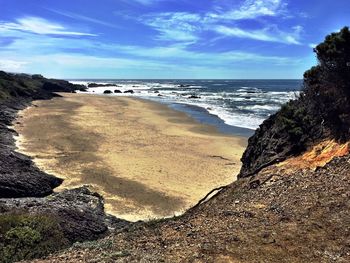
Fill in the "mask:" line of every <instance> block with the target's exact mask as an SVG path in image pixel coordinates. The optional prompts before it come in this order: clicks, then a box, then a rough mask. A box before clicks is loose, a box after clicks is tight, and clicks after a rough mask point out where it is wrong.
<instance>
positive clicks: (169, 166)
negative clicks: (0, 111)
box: [14, 94, 247, 221]
mask: <svg viewBox="0 0 350 263" xmlns="http://www.w3.org/2000/svg"><path fill="white" fill-rule="evenodd" d="M60 95H62V96H63V97H61V98H54V99H52V100H47V101H35V102H34V103H33V106H32V107H29V108H27V109H25V110H23V111H21V112H20V114H19V118H18V119H17V121H16V124H15V125H14V128H15V129H16V130H17V132H18V133H19V137H18V138H17V147H18V148H19V151H20V152H23V153H25V154H27V155H30V156H32V157H33V158H34V161H35V163H36V164H37V166H38V167H40V168H41V169H43V170H44V171H46V172H48V173H51V174H53V175H55V176H58V177H61V178H63V179H65V180H64V182H63V184H62V185H61V186H60V187H59V188H57V189H56V191H61V190H63V189H67V188H74V187H78V186H81V185H89V186H90V187H91V189H92V190H95V191H97V192H99V193H100V194H102V195H103V196H104V198H105V208H106V210H107V212H109V213H111V214H114V215H116V216H118V217H120V218H124V219H127V220H131V221H136V220H145V219H151V218H160V217H165V216H173V215H175V214H180V213H183V212H184V211H185V210H186V209H188V208H190V207H191V206H193V205H194V204H196V203H197V202H198V200H200V199H201V198H202V197H203V196H205V195H206V193H208V192H209V191H210V190H211V189H213V188H215V187H218V186H222V185H226V184H229V183H230V182H232V181H233V180H235V175H236V174H237V173H238V171H239V169H240V161H239V159H240V157H241V155H242V153H243V151H244V149H245V146H246V141H247V140H246V138H241V137H234V136H228V135H224V134H221V133H218V132H217V131H216V129H215V128H214V127H212V126H208V125H202V124H199V123H197V122H195V121H194V120H193V119H192V118H190V117H188V116H187V115H186V114H185V113H182V112H178V111H175V110H172V109H169V108H168V107H167V106H165V105H162V104H158V103H155V102H150V101H145V100H141V99H135V98H128V97H112V96H93V95H84V94H60Z"/></svg>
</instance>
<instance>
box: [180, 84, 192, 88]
mask: <svg viewBox="0 0 350 263" xmlns="http://www.w3.org/2000/svg"><path fill="white" fill-rule="evenodd" d="M178 87H179V88H188V87H191V85H188V84H180V85H179V86H178Z"/></svg>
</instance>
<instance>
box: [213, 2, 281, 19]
mask: <svg viewBox="0 0 350 263" xmlns="http://www.w3.org/2000/svg"><path fill="white" fill-rule="evenodd" d="M217 9H219V10H220V8H217ZM285 9H286V3H284V2H283V1H282V0H246V1H244V2H243V4H242V5H241V6H239V7H235V8H232V9H231V10H229V11H224V12H216V13H209V14H207V15H208V17H211V18H216V19H229V20H242V19H255V18H258V17H262V16H279V15H281V14H283V13H284V12H285Z"/></svg>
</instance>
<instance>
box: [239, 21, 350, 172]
mask: <svg viewBox="0 0 350 263" xmlns="http://www.w3.org/2000/svg"><path fill="white" fill-rule="evenodd" d="M314 51H315V53H316V55H317V58H318V65H317V66H314V67H312V68H311V69H310V70H308V71H306V72H305V73H304V87H303V89H302V92H301V94H300V96H299V98H298V99H297V100H294V101H291V102H289V103H287V104H285V105H284V106H283V107H282V108H281V110H280V111H279V112H278V113H276V114H275V115H273V116H271V117H270V118H269V119H268V120H266V121H265V122H264V123H263V124H262V125H260V127H259V128H258V129H257V130H256V132H255V134H254V136H252V137H251V138H250V139H249V143H248V147H247V149H246V151H245V152H244V154H243V157H242V162H243V166H242V169H241V172H240V175H239V176H240V177H244V176H249V175H252V174H254V173H256V172H257V171H259V170H260V169H262V168H264V167H266V166H268V165H270V164H272V163H274V162H278V161H281V160H284V159H286V158H287V157H289V156H293V155H298V154H300V153H302V152H303V151H305V150H306V149H307V148H308V147H310V146H312V145H314V144H315V143H316V142H318V141H321V140H323V139H326V138H332V139H336V140H338V141H340V142H343V141H347V140H349V139H350V31H349V28H348V27H344V28H343V29H342V30H341V31H340V32H337V33H333V34H330V35H328V36H327V37H326V39H325V41H324V42H323V43H321V44H319V45H318V46H317V47H316V48H315V49H314Z"/></svg>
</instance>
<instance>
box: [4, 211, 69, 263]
mask: <svg viewBox="0 0 350 263" xmlns="http://www.w3.org/2000/svg"><path fill="white" fill-rule="evenodd" d="M68 244H69V242H68V240H67V239H66V238H65V237H64V234H63V232H62V230H61V228H60V226H59V224H58V222H57V220H56V219H54V218H52V217H50V216H44V215H29V214H9V215H0V260H1V262H4V263H7V262H14V261H19V260H23V259H32V258H38V257H43V256H45V255H48V254H50V253H52V252H54V251H56V250H58V249H62V248H64V247H66V246H67V245H68Z"/></svg>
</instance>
